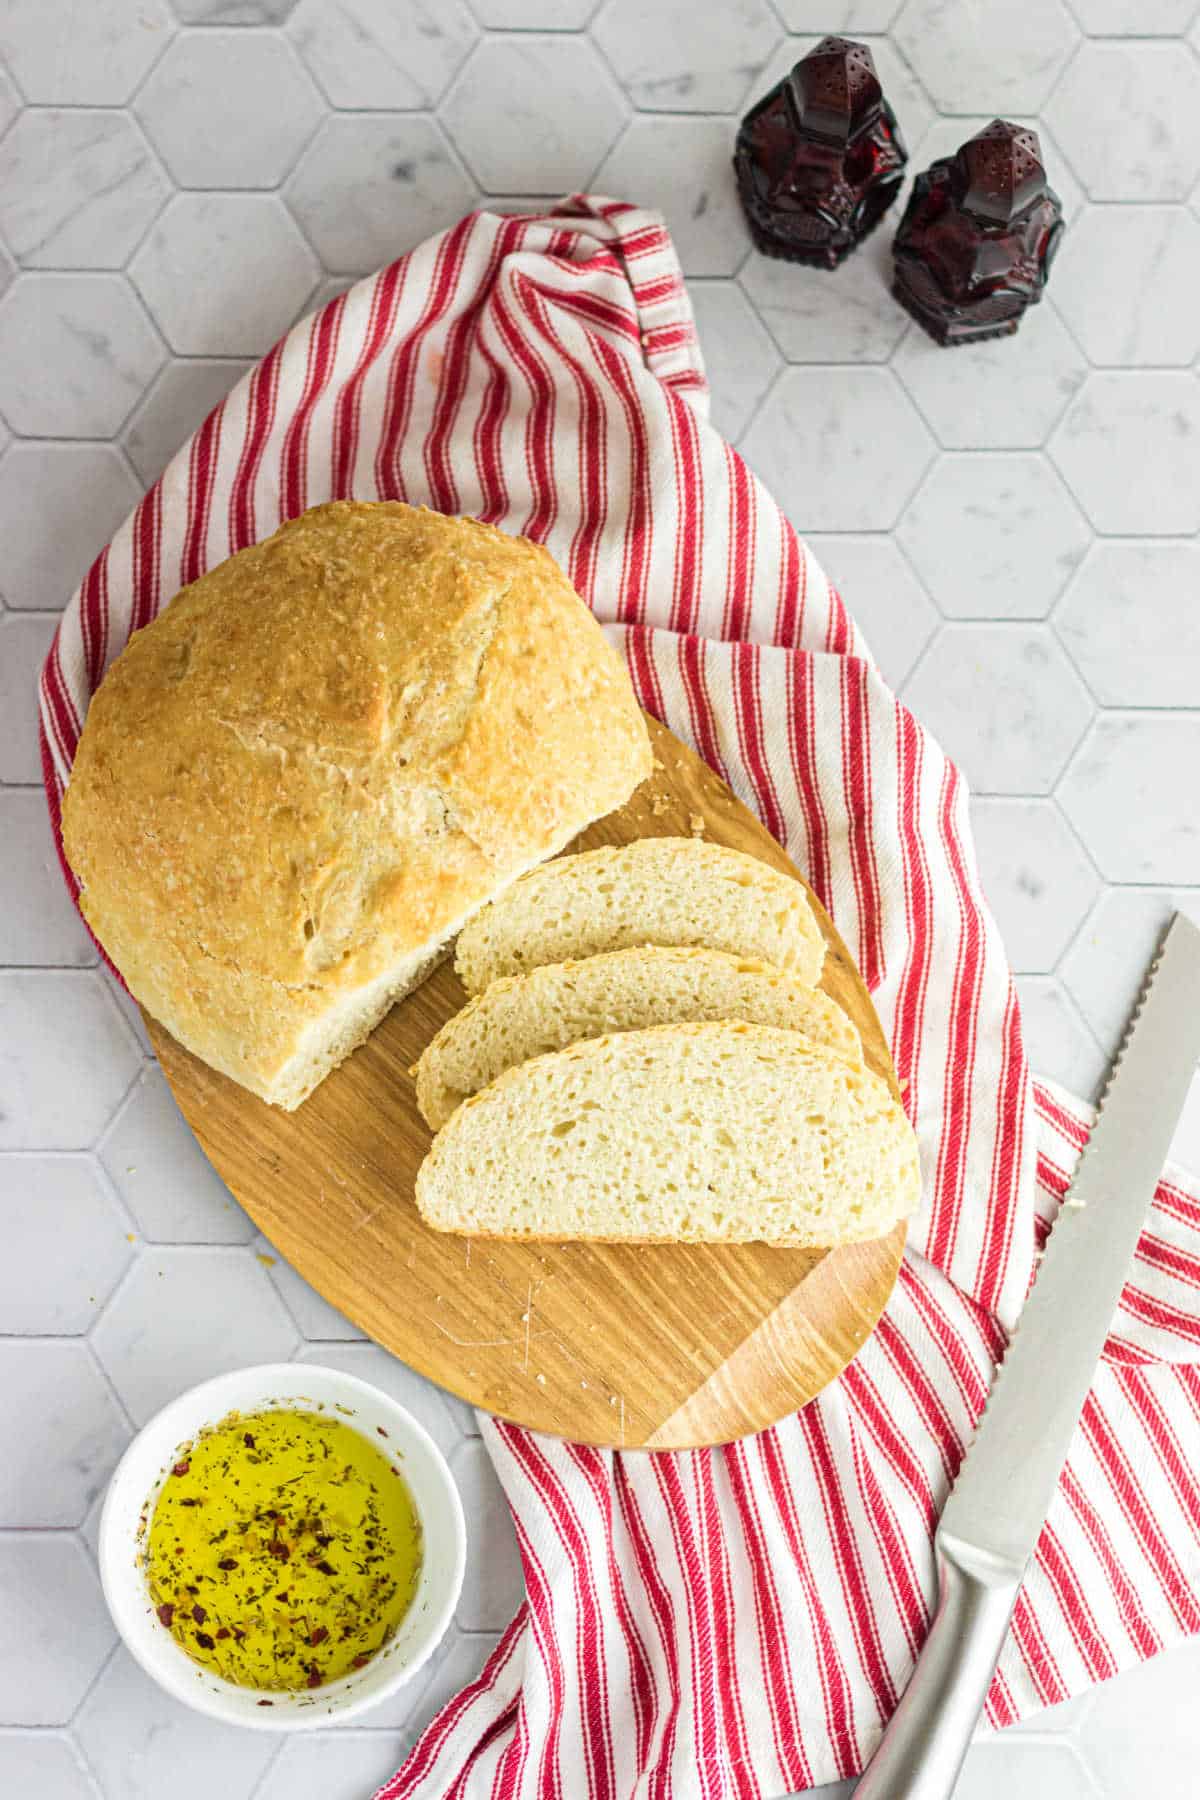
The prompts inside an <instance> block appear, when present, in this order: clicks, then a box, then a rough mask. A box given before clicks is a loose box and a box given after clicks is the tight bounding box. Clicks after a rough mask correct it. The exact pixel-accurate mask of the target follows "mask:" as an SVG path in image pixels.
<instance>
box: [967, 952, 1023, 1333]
mask: <svg viewBox="0 0 1200 1800" xmlns="http://www.w3.org/2000/svg"><path fill="white" fill-rule="evenodd" d="M1001 1044H1002V1054H1001V1063H1000V1080H999V1082H998V1084H997V1093H996V1134H995V1141H994V1144H993V1150H992V1180H991V1191H990V1193H989V1196H988V1214H987V1224H986V1226H985V1227H984V1234H983V1246H982V1251H981V1255H980V1266H979V1273H978V1274H977V1276H976V1278H975V1282H974V1284H973V1288H974V1293H975V1298H976V1299H977V1300H978V1301H979V1304H980V1305H981V1306H984V1307H987V1308H988V1310H989V1311H991V1312H995V1310H996V1307H997V1304H998V1302H999V1298H1000V1293H1001V1290H1002V1289H1003V1286H1004V1282H1005V1279H1006V1277H1007V1274H1008V1263H1009V1257H1010V1255H1011V1252H1012V1238H1013V1230H1014V1228H1015V1225H1016V1220H1017V1213H1018V1208H1019V1205H1020V1192H1019V1182H1020V1171H1021V1155H1022V1150H1023V1147H1024V1127H1025V1108H1024V1106H1023V1105H1022V1100H1023V1099H1024V1095H1025V1082H1026V1077H1027V1069H1026V1064H1025V1051H1024V1048H1023V1046H1022V1043H1021V1015H1020V1011H1019V1009H1018V1006H1017V991H1016V988H1015V986H1014V985H1013V984H1012V983H1011V982H1010V983H1009V989H1008V1003H1007V1005H1006V1006H1005V1009H1004V1027H1003V1031H1002V1034H1001Z"/></svg>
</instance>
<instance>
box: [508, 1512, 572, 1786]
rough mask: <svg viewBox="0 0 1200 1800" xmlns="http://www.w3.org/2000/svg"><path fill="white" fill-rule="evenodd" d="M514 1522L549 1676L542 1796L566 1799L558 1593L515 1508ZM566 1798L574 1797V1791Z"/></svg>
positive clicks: (533, 1628) (532, 1622)
mask: <svg viewBox="0 0 1200 1800" xmlns="http://www.w3.org/2000/svg"><path fill="white" fill-rule="evenodd" d="M513 1526H514V1528H515V1530H516V1534H517V1545H518V1548H519V1549H520V1552H521V1568H522V1570H523V1572H524V1575H525V1595H526V1599H527V1601H528V1604H529V1628H530V1634H531V1636H532V1638H533V1641H534V1645H535V1647H536V1649H537V1652H538V1655H539V1656H540V1658H541V1662H542V1668H543V1670H544V1672H545V1676H546V1688H547V1691H548V1696H549V1711H550V1717H549V1721H548V1725H547V1730H546V1735H545V1738H544V1740H543V1743H542V1753H541V1756H540V1757H539V1758H538V1772H537V1795H538V1800H564V1795H563V1785H562V1770H561V1766H560V1763H559V1744H560V1742H561V1739H562V1725H563V1711H564V1708H565V1705H566V1693H567V1687H566V1679H565V1675H564V1671H563V1661H562V1657H561V1656H560V1654H559V1650H558V1644H557V1641H556V1632H555V1627H554V1594H553V1589H552V1587H551V1585H550V1581H549V1578H548V1577H547V1575H546V1571H545V1569H543V1567H542V1563H541V1558H540V1557H539V1556H538V1554H537V1551H536V1550H535V1549H534V1547H533V1540H532V1539H531V1537H530V1535H529V1533H528V1531H527V1530H526V1529H525V1525H524V1522H523V1520H522V1518H521V1515H520V1513H519V1512H517V1511H515V1510H514V1511H513ZM565 1800H574V1796H573V1795H567V1796H565Z"/></svg>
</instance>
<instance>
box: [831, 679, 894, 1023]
mask: <svg viewBox="0 0 1200 1800" xmlns="http://www.w3.org/2000/svg"><path fill="white" fill-rule="evenodd" d="M870 680H871V669H870V665H869V664H868V663H865V662H854V661H851V660H850V659H847V660H846V661H845V662H843V664H842V668H841V689H842V724H843V729H842V783H843V787H844V790H845V794H846V812H847V817H848V821H849V827H850V830H849V841H848V846H847V847H848V849H849V852H850V871H851V874H852V876H853V879H854V893H855V897H856V899H857V901H858V945H859V955H858V966H859V970H860V971H861V974H862V977H863V980H864V981H865V982H866V984H867V986H868V987H869V988H870V990H871V992H872V993H874V992H875V990H876V989H877V988H878V987H879V986H880V985H881V983H882V982H883V979H884V976H885V975H886V973H887V965H886V960H885V957H884V951H883V917H882V915H883V908H882V902H881V899H880V893H879V869H878V867H877V865H876V862H875V827H874V819H873V816H872V809H873V806H874V796H873V791H872V778H871V709H870V702H869V701H868V698H867V690H868V686H869V683H870Z"/></svg>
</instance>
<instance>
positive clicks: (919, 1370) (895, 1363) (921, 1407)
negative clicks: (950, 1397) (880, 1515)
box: [875, 1313, 963, 1481]
mask: <svg viewBox="0 0 1200 1800" xmlns="http://www.w3.org/2000/svg"><path fill="white" fill-rule="evenodd" d="M875 1336H876V1341H877V1342H878V1344H879V1347H880V1349H881V1350H882V1351H883V1352H884V1354H885V1356H886V1357H887V1359H888V1361H889V1362H890V1363H891V1365H892V1368H893V1369H894V1370H895V1372H896V1374H897V1375H898V1376H899V1378H900V1380H901V1381H902V1382H903V1384H904V1386H905V1388H906V1389H907V1391H908V1395H909V1398H910V1399H911V1400H912V1403H913V1405H914V1406H915V1407H916V1409H917V1411H918V1412H919V1413H920V1415H921V1417H922V1419H923V1420H924V1422H925V1424H926V1426H927V1427H928V1429H929V1432H930V1434H931V1435H932V1437H933V1439H934V1442H935V1444H936V1446H937V1452H938V1455H939V1457H940V1458H941V1462H942V1467H943V1469H944V1470H945V1471H946V1474H947V1475H948V1476H949V1478H950V1480H951V1481H953V1480H954V1477H955V1476H956V1475H957V1474H958V1468H959V1464H960V1463H961V1462H962V1455H963V1446H962V1439H961V1438H960V1437H959V1435H958V1432H957V1430H956V1429H955V1426H954V1421H953V1420H952V1419H951V1417H950V1414H949V1413H948V1412H947V1411H946V1407H945V1403H944V1402H943V1400H942V1397H941V1395H940V1394H939V1393H938V1391H937V1388H936V1387H935V1386H934V1384H933V1382H932V1380H931V1379H930V1376H929V1372H928V1370H927V1369H926V1368H925V1367H924V1366H923V1364H922V1363H921V1361H920V1359H919V1357H918V1356H917V1354H916V1352H915V1351H914V1350H913V1348H912V1345H911V1344H910V1343H909V1342H908V1339H907V1338H906V1337H905V1336H904V1333H903V1332H902V1331H901V1330H900V1327H899V1326H898V1325H897V1324H896V1322H895V1320H894V1319H892V1318H890V1317H889V1316H888V1314H887V1313H884V1315H883V1317H882V1318H881V1319H880V1321H879V1324H878V1325H877V1326H876V1328H875Z"/></svg>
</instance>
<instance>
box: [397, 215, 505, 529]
mask: <svg viewBox="0 0 1200 1800" xmlns="http://www.w3.org/2000/svg"><path fill="white" fill-rule="evenodd" d="M479 218H480V215H479V214H478V213H471V214H469V215H468V216H467V217H466V218H465V219H460V220H459V222H458V224H457V225H455V226H454V227H453V228H452V230H450V231H448V232H447V233H446V235H445V236H444V237H443V238H442V240H441V242H440V243H439V245H438V252H437V257H436V259H435V261H434V267H433V275H432V278H431V280H430V282H429V289H428V292H427V294H426V297H425V304H424V305H423V306H422V308H421V312H420V315H419V317H418V318H417V320H416V322H415V324H413V325H412V327H411V328H410V329H409V330H408V331H407V332H406V333H405V335H404V336H403V337H402V338H401V339H400V341H399V343H398V344H397V346H396V348H395V350H394V351H393V352H392V359H391V363H390V365H389V368H388V379H387V398H386V400H385V403H384V413H383V423H382V426H381V428H380V434H379V442H378V444H377V445H376V449H375V486H376V490H377V492H378V493H379V496H380V498H381V499H383V500H407V499H408V497H409V496H408V491H407V488H406V487H405V482H404V472H403V469H402V468H401V463H400V456H401V451H402V449H403V447H404V439H405V436H406V434H407V432H408V424H409V420H410V418H411V416H412V403H413V393H414V390H415V388H416V381H417V375H418V373H419V371H420V366H421V354H422V352H423V351H424V348H425V340H426V339H427V338H428V337H429V335H430V333H431V332H432V331H433V330H434V329H435V328H436V326H437V325H439V324H440V322H441V320H442V319H443V317H444V316H445V314H446V312H447V311H448V310H449V307H450V305H451V303H452V302H453V300H454V296H455V292H456V290H457V287H458V281H459V277H460V275H461V273H462V266H463V261H464V259H465V257H466V251H467V244H468V242H469V241H470V238H471V233H472V231H473V229H474V227H475V225H476V224H477V223H478V220H479Z"/></svg>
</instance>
